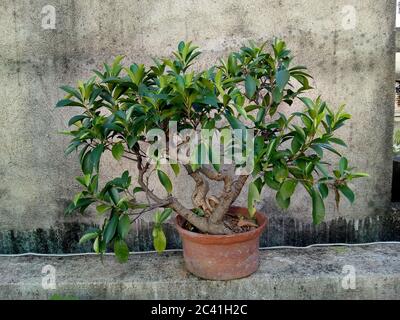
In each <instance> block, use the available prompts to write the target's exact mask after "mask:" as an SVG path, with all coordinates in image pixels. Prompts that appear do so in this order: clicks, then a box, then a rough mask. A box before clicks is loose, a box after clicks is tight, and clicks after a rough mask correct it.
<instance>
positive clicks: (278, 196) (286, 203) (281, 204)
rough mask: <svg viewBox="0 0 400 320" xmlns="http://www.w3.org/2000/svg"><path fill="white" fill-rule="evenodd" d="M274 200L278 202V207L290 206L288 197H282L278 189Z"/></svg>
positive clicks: (285, 207)
mask: <svg viewBox="0 0 400 320" xmlns="http://www.w3.org/2000/svg"><path fill="white" fill-rule="evenodd" d="M275 199H276V202H277V203H278V205H279V207H281V208H282V209H287V208H289V206H290V198H287V199H284V198H283V197H282V193H281V192H280V191H278V192H277V193H276V197H275Z"/></svg>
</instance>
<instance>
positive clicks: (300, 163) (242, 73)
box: [57, 40, 366, 261]
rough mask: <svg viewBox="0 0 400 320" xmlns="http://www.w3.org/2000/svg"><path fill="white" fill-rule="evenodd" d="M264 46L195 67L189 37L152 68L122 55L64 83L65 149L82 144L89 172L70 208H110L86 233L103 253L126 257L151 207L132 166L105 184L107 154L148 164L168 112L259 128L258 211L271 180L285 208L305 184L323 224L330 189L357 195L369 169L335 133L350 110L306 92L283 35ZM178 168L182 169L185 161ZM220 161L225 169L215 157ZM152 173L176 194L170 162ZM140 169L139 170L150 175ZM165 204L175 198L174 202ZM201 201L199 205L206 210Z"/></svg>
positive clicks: (304, 77)
mask: <svg viewBox="0 0 400 320" xmlns="http://www.w3.org/2000/svg"><path fill="white" fill-rule="evenodd" d="M265 46H266V44H263V45H261V46H257V45H255V44H254V43H250V45H249V46H246V47H243V48H241V49H240V51H238V52H234V53H231V54H229V56H228V58H227V59H226V60H220V63H219V64H218V65H216V66H213V67H212V68H210V69H207V70H205V71H201V72H194V71H190V66H191V65H192V63H193V62H194V59H195V58H196V57H197V56H198V55H199V54H200V52H199V51H198V49H197V47H195V46H193V45H192V44H191V43H190V42H188V43H185V42H181V43H179V46H178V50H177V51H176V52H174V58H173V59H162V60H154V64H153V65H151V66H150V67H148V68H147V67H145V66H144V65H142V64H133V65H131V66H130V67H124V66H123V65H122V64H121V61H122V59H123V57H122V56H118V57H117V58H116V59H115V60H114V62H113V63H112V64H111V65H108V64H104V69H103V70H101V71H97V70H95V71H94V73H95V76H94V77H92V78H90V79H89V80H88V81H86V82H79V83H78V86H77V88H72V87H68V86H63V87H62V89H63V90H64V91H66V92H67V96H66V97H65V98H64V99H62V100H60V101H59V102H58V103H57V107H63V108H65V107H76V108H79V110H80V111H81V112H80V113H79V114H78V115H76V116H74V117H72V118H71V119H70V121H69V123H68V125H69V126H71V127H72V129H71V130H70V131H66V132H65V133H66V134H69V135H71V136H72V137H73V138H72V141H71V143H70V145H69V146H68V147H67V149H66V153H67V154H68V153H71V152H72V151H75V150H79V160H80V164H81V167H82V172H83V176H82V177H78V178H77V180H78V181H79V183H81V184H82V186H83V188H84V190H83V191H82V192H80V193H79V194H77V195H76V196H75V197H74V199H73V201H72V202H71V204H70V206H69V207H68V208H67V213H72V212H73V211H75V210H79V211H80V212H84V211H85V209H86V208H87V207H88V206H89V205H91V204H92V203H97V211H98V213H99V214H100V215H105V214H107V216H106V218H105V221H104V225H103V226H102V228H101V229H98V230H95V231H91V232H90V233H88V234H86V235H85V236H84V237H83V238H82V241H87V240H93V239H94V250H95V251H96V252H104V251H105V248H106V246H107V244H108V243H111V242H113V243H114V249H115V253H116V254H117V256H118V257H119V260H120V261H125V260H126V259H127V254H128V251H129V250H128V249H127V246H126V243H125V242H124V239H125V237H126V235H127V234H128V232H129V228H130V223H131V220H130V219H129V217H130V216H131V215H134V216H135V215H136V216H140V214H141V213H143V212H146V211H147V210H148V209H153V207H152V205H151V204H150V203H139V202H137V201H136V198H135V195H136V193H138V192H146V190H147V189H146V186H144V185H143V183H142V184H141V183H139V184H136V183H133V181H132V176H131V175H130V173H129V171H125V172H124V173H123V174H122V176H121V177H117V178H115V179H113V180H111V181H109V182H107V183H106V184H105V186H103V187H102V188H100V187H99V184H98V180H99V179H98V177H99V164H100V160H101V157H102V155H103V153H104V152H106V151H110V152H111V153H112V155H113V157H114V158H115V159H116V160H117V161H120V160H121V159H123V158H126V159H130V160H133V161H136V162H139V168H144V167H145V166H144V164H143V163H142V161H143V158H145V157H146V156H145V154H144V151H143V144H145V143H148V141H146V134H147V133H148V132H149V131H150V130H151V129H154V128H158V129H162V130H164V131H165V132H167V131H168V128H169V127H168V126H169V122H170V121H176V122H177V125H178V130H182V129H194V130H198V129H200V128H207V129H214V130H222V129H224V128H226V127H227V125H228V127H231V128H233V129H247V128H250V129H253V130H254V136H255V140H254V159H253V165H254V167H253V171H252V172H251V175H250V177H251V179H252V181H251V182H250V184H249V192H248V206H249V211H250V213H251V214H254V212H255V208H254V205H255V203H256V202H257V201H259V200H260V194H261V192H262V190H263V189H264V188H270V189H272V190H273V191H274V192H275V193H276V201H277V203H278V205H279V206H280V207H282V208H284V209H286V208H288V207H289V205H290V200H291V197H292V195H293V194H294V192H295V190H296V189H297V188H298V187H299V186H300V185H301V186H303V187H304V188H305V189H306V190H307V192H308V193H309V195H310V197H311V200H312V201H311V202H312V217H313V221H314V223H316V224H318V223H320V222H321V221H322V220H323V219H324V216H325V206H324V199H325V198H326V197H327V196H328V193H329V190H333V192H334V193H335V196H336V200H337V201H339V198H340V195H343V196H345V197H346V198H347V199H348V200H349V201H350V202H353V201H354V193H353V192H352V190H351V189H350V187H349V185H348V182H349V181H350V180H352V179H354V178H358V177H363V176H366V175H365V174H362V173H353V172H352V168H351V167H349V165H348V161H347V159H346V158H345V157H343V156H342V155H341V153H340V151H339V150H338V149H337V146H346V144H345V142H343V141H342V140H341V139H340V138H338V137H337V136H336V135H335V134H336V131H337V130H338V129H339V128H341V127H342V126H343V125H344V124H345V123H346V121H348V120H349V119H350V115H349V114H348V113H346V112H345V111H344V107H343V106H342V107H340V108H338V109H337V110H336V111H335V110H333V109H332V108H331V107H329V106H328V105H327V103H326V102H324V101H323V100H322V99H321V98H317V99H314V100H312V99H310V98H308V97H306V96H305V93H306V92H307V91H308V90H310V89H312V87H311V85H310V79H311V76H310V75H309V74H308V73H307V70H306V68H305V67H303V66H292V56H291V52H290V51H289V50H288V49H287V48H286V45H285V43H284V42H283V41H281V40H276V41H275V42H274V43H273V44H272V51H271V52H267V50H265ZM296 100H297V101H298V104H301V105H303V108H302V109H303V110H302V111H296V112H292V113H290V114H288V113H287V112H283V111H282V110H281V107H282V106H285V105H286V106H292V105H293V103H294V102H296ZM200 149H201V148H199V150H200ZM204 149H205V150H206V151H204ZM204 149H201V150H203V153H204V152H206V153H208V155H209V156H210V155H211V153H212V152H213V150H212V148H210V146H209V145H206V148H204ZM327 152H329V153H333V154H336V155H337V156H338V157H339V160H340V161H339V164H338V168H337V169H333V170H331V166H330V165H329V164H327V163H326V162H324V160H323V158H324V156H325V154H326V153H327ZM198 153H200V152H198ZM197 156H198V154H197ZM140 166H141V167H140ZM171 167H172V170H173V172H174V173H175V174H176V175H178V174H180V165H179V164H171ZM200 168H201V164H200V165H199V164H195V163H193V164H192V166H191V169H192V170H193V171H196V170H199V169H200ZM213 168H214V170H215V171H216V172H219V170H220V166H218V165H217V164H216V165H214V166H213ZM154 172H156V174H157V176H158V178H159V181H160V183H161V184H162V185H163V186H164V189H165V190H166V192H167V193H168V194H169V195H171V194H172V192H173V182H172V177H169V176H168V174H167V172H168V170H166V169H165V168H162V166H161V165H160V164H159V163H157V164H156V167H155V170H154ZM140 178H143V177H140V174H139V177H138V179H139V181H140V180H141V181H142V182H143V179H140ZM159 206H160V207H163V206H164V207H168V202H165V203H164V205H163V204H160V205H159ZM195 209H196V210H193V212H202V210H201V209H199V208H195ZM166 210H167V212H165V211H164V212H163V213H157V215H156V226H155V228H154V232H153V237H154V244H155V247H156V249H157V250H158V251H162V250H163V249H164V248H165V235H164V233H163V231H162V228H161V223H162V222H163V221H164V220H166V217H167V216H169V214H170V213H171V212H170V210H169V209H166ZM179 213H180V212H178V214H179ZM198 216H200V214H199V215H198ZM135 219H136V218H135Z"/></svg>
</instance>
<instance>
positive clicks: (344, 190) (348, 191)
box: [338, 185, 355, 203]
mask: <svg viewBox="0 0 400 320" xmlns="http://www.w3.org/2000/svg"><path fill="white" fill-rule="evenodd" d="M338 189H339V191H340V192H341V193H343V195H344V196H345V197H346V198H347V200H349V201H350V203H354V199H355V195H354V192H353V191H352V190H351V189H350V188H349V187H348V186H346V185H341V186H338Z"/></svg>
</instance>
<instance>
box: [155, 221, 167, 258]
mask: <svg viewBox="0 0 400 320" xmlns="http://www.w3.org/2000/svg"><path fill="white" fill-rule="evenodd" d="M152 234H153V245H154V249H156V251H157V252H158V253H161V252H163V251H164V250H165V248H166V247H167V239H166V237H165V234H164V231H163V230H162V229H161V227H155V228H154V229H153V233H152Z"/></svg>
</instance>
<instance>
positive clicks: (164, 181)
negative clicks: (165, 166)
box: [157, 170, 172, 194]
mask: <svg viewBox="0 0 400 320" xmlns="http://www.w3.org/2000/svg"><path fill="white" fill-rule="evenodd" d="M157 175H158V179H160V182H161V184H162V185H163V187H164V188H165V190H166V191H167V193H168V194H171V193H172V183H171V180H170V179H169V177H168V175H167V174H166V173H165V172H164V171H161V170H157Z"/></svg>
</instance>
